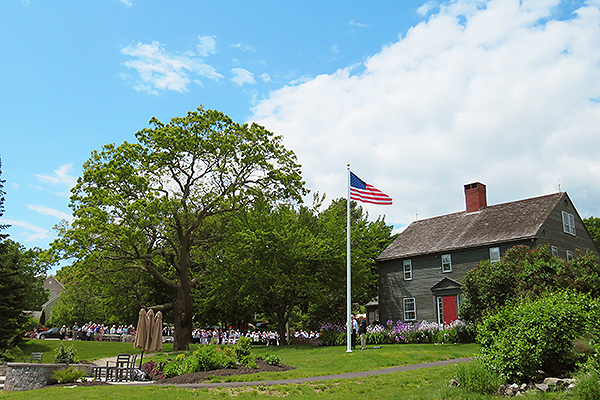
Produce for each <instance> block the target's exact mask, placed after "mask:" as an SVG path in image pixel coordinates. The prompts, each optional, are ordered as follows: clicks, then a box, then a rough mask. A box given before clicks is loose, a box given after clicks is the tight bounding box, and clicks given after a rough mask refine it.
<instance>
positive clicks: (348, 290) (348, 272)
mask: <svg viewBox="0 0 600 400" xmlns="http://www.w3.org/2000/svg"><path fill="white" fill-rule="evenodd" d="M351 286H352V274H351V269H350V164H348V201H346V334H347V335H346V339H347V340H346V341H347V342H348V347H347V349H346V353H352V347H351V346H352V321H351V320H350V315H351V309H352V300H351V295H352V291H351Z"/></svg>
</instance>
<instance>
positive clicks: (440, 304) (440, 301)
mask: <svg viewBox="0 0 600 400" xmlns="http://www.w3.org/2000/svg"><path fill="white" fill-rule="evenodd" d="M437 308H438V325H439V326H440V327H443V326H444V298H443V297H441V296H440V297H438V298H437Z"/></svg>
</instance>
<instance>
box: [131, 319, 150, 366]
mask: <svg viewBox="0 0 600 400" xmlns="http://www.w3.org/2000/svg"><path fill="white" fill-rule="evenodd" d="M150 314H152V315H150ZM153 322H154V311H152V310H149V311H148V312H147V313H146V310H144V309H143V308H142V309H141V310H140V314H139V317H138V324H137V329H136V331H135V341H134V342H133V347H134V348H137V349H142V356H141V357H140V368H142V360H143V359H144V351H148V345H149V343H150V328H151V327H152V323H153Z"/></svg>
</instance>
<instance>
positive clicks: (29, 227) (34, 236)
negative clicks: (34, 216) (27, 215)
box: [2, 219, 53, 243]
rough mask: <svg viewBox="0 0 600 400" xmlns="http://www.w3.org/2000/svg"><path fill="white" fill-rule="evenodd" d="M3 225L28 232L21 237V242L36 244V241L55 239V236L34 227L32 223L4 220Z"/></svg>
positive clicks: (45, 230)
mask: <svg viewBox="0 0 600 400" xmlns="http://www.w3.org/2000/svg"><path fill="white" fill-rule="evenodd" d="M2 224H7V225H11V226H17V227H19V228H21V229H24V230H25V231H26V232H25V233H22V234H20V235H19V241H23V242H27V243H29V242H34V241H36V240H43V239H50V238H52V237H53V235H52V234H51V233H50V232H49V231H48V230H47V229H44V228H41V227H39V226H37V225H33V224H32V223H29V222H26V221H21V220H16V219H2ZM9 229H10V228H9ZM11 236H13V235H11Z"/></svg>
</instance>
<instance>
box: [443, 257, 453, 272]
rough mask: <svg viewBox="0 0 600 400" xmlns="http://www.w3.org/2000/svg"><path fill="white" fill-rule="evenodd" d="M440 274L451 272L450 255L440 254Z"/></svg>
mask: <svg viewBox="0 0 600 400" xmlns="http://www.w3.org/2000/svg"><path fill="white" fill-rule="evenodd" d="M442 272H452V258H451V257H450V254H442Z"/></svg>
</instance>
